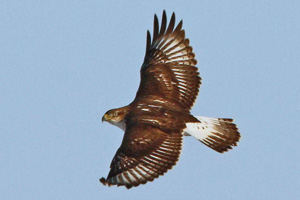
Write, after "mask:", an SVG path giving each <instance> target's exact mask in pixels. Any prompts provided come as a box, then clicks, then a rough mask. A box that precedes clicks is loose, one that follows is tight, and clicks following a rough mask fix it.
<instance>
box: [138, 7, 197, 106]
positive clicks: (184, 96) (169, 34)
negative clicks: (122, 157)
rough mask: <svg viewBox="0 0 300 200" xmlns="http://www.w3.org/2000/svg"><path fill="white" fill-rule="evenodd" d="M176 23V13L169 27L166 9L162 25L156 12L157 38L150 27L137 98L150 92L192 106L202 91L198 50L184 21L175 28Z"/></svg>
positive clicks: (155, 32) (155, 29) (154, 30)
mask: <svg viewBox="0 0 300 200" xmlns="http://www.w3.org/2000/svg"><path fill="white" fill-rule="evenodd" d="M174 25H175V14H174V13H173V14H172V17H171V20H170V23H169V26H168V27H167V17H166V12H165V11H164V12H163V15H162V22H161V27H160V28H159V24H158V19H157V16H156V15H155V16H154V28H153V38H152V40H151V36H150V32H149V31H148V32H147V47H146V55H145V59H144V63H143V65H142V68H141V82H140V86H139V89H138V91H137V94H136V99H138V98H143V97H147V96H149V95H154V96H160V97H164V98H165V100H166V101H170V102H177V103H178V104H179V105H180V106H181V107H183V108H184V109H187V110H190V109H191V107H192V106H193V104H194V102H195V100H196V97H197V95H198V92H199V87H200V84H201V78H200V77H199V73H198V69H197V67H195V65H196V64H197V61H196V60H195V54H194V53H193V49H192V47H191V46H190V45H189V40H188V39H186V38H185V32H184V30H183V29H182V21H180V22H179V24H178V25H177V27H176V28H175V29H174Z"/></svg>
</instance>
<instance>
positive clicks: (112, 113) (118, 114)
mask: <svg viewBox="0 0 300 200" xmlns="http://www.w3.org/2000/svg"><path fill="white" fill-rule="evenodd" d="M126 114H127V112H126V111H125V110H124V109H123V108H116V109H111V110H109V111H107V112H106V113H105V114H104V115H103V117H102V122H103V121H107V122H109V123H112V124H115V123H118V122H122V121H123V120H124V118H125V116H126Z"/></svg>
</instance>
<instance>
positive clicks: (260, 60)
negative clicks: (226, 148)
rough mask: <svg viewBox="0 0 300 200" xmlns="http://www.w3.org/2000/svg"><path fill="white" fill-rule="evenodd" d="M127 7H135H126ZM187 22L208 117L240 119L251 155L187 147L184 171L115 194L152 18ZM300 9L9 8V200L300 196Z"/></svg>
mask: <svg viewBox="0 0 300 200" xmlns="http://www.w3.org/2000/svg"><path fill="white" fill-rule="evenodd" d="M125 2H127V3H125ZM163 9H166V11H167V16H168V19H170V16H171V14H172V12H173V11H174V12H175V13H176V17H177V22H179V20H180V19H183V28H184V29H185V30H186V36H187V37H188V38H189V39H190V41H191V45H192V46H193V48H194V52H195V53H196V59H197V60H198V65H197V66H198V67H199V71H200V74H201V77H202V79H203V81H202V82H203V84H202V86H201V89H200V95H199V97H198V99H197V103H196V104H195V106H194V107H193V110H192V113H193V114H195V115H201V116H208V117H230V118H234V119H235V120H236V123H237V124H238V126H239V128H240V132H241V134H242V139H241V142H240V143H239V146H238V147H236V148H234V150H232V151H230V152H227V153H225V154H218V153H216V152H214V151H213V150H211V149H209V148H208V147H206V146H204V145H203V144H202V143H200V142H198V141H197V140H195V139H193V138H185V141H184V149H183V152H182V155H181V158H180V161H179V162H178V164H177V165H176V166H175V167H174V168H173V169H172V170H171V171H169V172H168V173H166V174H165V175H164V176H163V177H160V178H159V179H156V180H155V181H154V182H151V183H148V184H146V185H142V186H140V187H138V188H133V189H131V190H127V189H125V188H124V187H110V188H109V187H104V186H103V185H102V184H100V183H99V178H100V177H102V176H105V177H106V176H107V174H108V172H109V165H110V162H111V160H112V158H113V156H114V154H115V152H116V150H117V148H118V147H119V146H120V143H121V140H122V136H123V133H122V131H121V130H120V129H118V128H117V127H113V126H111V125H110V124H108V123H101V117H102V115H103V113H104V112H106V111H107V110H109V109H111V108H115V107H120V106H123V105H127V104H128V103H130V102H131V101H132V100H133V98H134V96H135V93H136V90H137V88H138V84H139V70H140V66H141V64H142V61H143V58H144V54H145V46H146V31H147V29H150V30H151V31H152V26H153V15H154V13H157V14H158V16H160V17H161V14H162V11H163ZM299 9H300V1H296V0H295V1H279V0H277V1H276V0H275V1H241V0H236V1H213V0H209V1H196V0H194V1H163V2H162V1H156V0H152V1H148V2H147V3H146V2H141V1H101V0H95V1H89V0H87V1H77V0H72V1H71V0H69V1H67V0H66V1H64V0H63V1H33V0H32V1H30V0H28V1H21V0H19V1H16V0H10V1H1V2H0V113H1V114H0V198H1V199H3V200H11V199H19V200H21V199H30V200H35V199H43V200H48V199H49V200H50V199H51V200H52V199H58V200H68V199H72V200H74V199H89V200H94V199H95V200H99V199H101V200H102V199H103V200H106V199H107V200H108V199H112V200H113V199H119V198H122V199H206V200H207V199H208V200H215V199H230V200H235V199H238V200H241V199H249V200H250V199H251V200H252V199H272V200H274V199H289V200H295V199H299V196H300V189H299V188H300V155H299V141H300V81H299V76H300V66H299V63H300V12H299Z"/></svg>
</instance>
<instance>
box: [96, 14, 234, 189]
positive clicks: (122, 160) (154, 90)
mask: <svg viewBox="0 0 300 200" xmlns="http://www.w3.org/2000/svg"><path fill="white" fill-rule="evenodd" d="M174 25H175V15H174V13H173V15H172V17H171V20H170V23H169V26H168V27H167V19H166V13H165V12H163V17H162V23H161V27H160V28H159V26H158V19H157V17H156V15H155V17H154V30H153V39H152V41H151V37H150V33H149V31H148V33H147V48H146V55H145V59H144V63H143V65H142V68H141V82H140V86H139V89H138V91H137V94H136V97H135V99H134V101H133V102H132V103H130V104H129V105H128V106H125V107H122V108H117V109H112V110H109V111H108V112H106V114H105V115H104V116H103V118H102V120H103V121H108V122H110V123H111V124H113V125H116V126H118V127H120V128H121V129H123V130H124V131H125V134H124V137H123V141H122V144H121V146H120V148H119V149H118V151H117V153H116V155H115V157H114V159H113V161H112V163H111V170H110V172H109V174H108V177H107V178H106V179H105V178H101V179H100V181H101V182H102V183H103V184H104V185H118V186H121V185H125V186H126V187H127V188H131V187H132V186H138V185H139V184H144V183H146V182H147V181H152V180H153V179H154V178H157V177H158V176H159V175H162V174H164V173H165V172H167V170H169V169H171V168H172V167H173V166H174V165H175V164H176V162H177V161H178V158H179V155H180V153H181V148H182V138H183V135H192V136H194V137H195V138H197V139H198V140H199V141H201V142H203V143H204V144H206V145H207V146H209V147H211V148H212V149H214V150H216V151H218V152H224V151H227V150H228V149H231V146H236V144H237V142H238V141H239V138H240V134H239V132H238V129H237V128H236V126H235V124H233V123H232V120H231V119H221V118H220V119H219V118H205V117H194V116H192V115H191V114H190V109H191V107H192V106H193V104H194V102H195V100H196V97H197V95H198V93H199V87H200V84H201V82H200V81H201V78H200V77H199V73H198V69H197V67H196V66H195V65H196V64H197V61H196V60H195V58H194V57H195V55H194V53H193V52H192V47H191V46H189V40H188V39H186V38H185V33H184V30H182V21H180V22H179V24H178V25H177V27H176V28H175V29H174Z"/></svg>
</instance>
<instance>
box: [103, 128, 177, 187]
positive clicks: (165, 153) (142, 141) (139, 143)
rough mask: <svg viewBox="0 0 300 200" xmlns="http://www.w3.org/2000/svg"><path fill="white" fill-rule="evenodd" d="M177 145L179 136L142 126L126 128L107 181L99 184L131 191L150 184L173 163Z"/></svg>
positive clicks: (175, 157)
mask: <svg viewBox="0 0 300 200" xmlns="http://www.w3.org/2000/svg"><path fill="white" fill-rule="evenodd" d="M181 146H182V134H181V133H166V132H164V131H162V130H161V129H158V128H155V127H153V126H149V125H145V124H135V125H134V126H131V127H128V128H127V130H126V131H125V135H124V138H123V141H122V144H121V146H120V148H119V149H118V151H117V153H116V155H115V156H114V158H113V160H112V163H111V166H110V168H111V169H110V172H109V174H108V176H107V178H106V179H105V178H101V179H100V182H102V183H103V184H104V185H109V186H110V185H118V186H122V185H123V186H126V187H127V188H131V187H132V186H138V185H140V184H145V183H146V182H147V181H153V179H155V178H157V177H158V176H160V175H163V174H164V173H165V172H167V171H168V170H169V169H171V168H172V167H173V166H174V165H175V164H176V162H177V161H178V159H179V156H180V152H181Z"/></svg>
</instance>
